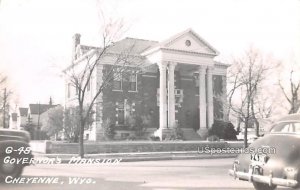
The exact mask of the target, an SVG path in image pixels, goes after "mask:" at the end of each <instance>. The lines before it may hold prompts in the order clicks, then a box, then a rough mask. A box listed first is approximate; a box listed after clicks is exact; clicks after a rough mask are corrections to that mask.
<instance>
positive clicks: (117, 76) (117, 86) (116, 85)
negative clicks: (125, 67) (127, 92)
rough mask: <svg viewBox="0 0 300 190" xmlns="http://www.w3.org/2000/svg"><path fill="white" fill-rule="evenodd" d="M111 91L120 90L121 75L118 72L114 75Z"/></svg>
mask: <svg viewBox="0 0 300 190" xmlns="http://www.w3.org/2000/svg"><path fill="white" fill-rule="evenodd" d="M113 90H122V74H121V73H120V72H115V73H114V81H113Z"/></svg>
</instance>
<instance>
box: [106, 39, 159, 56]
mask: <svg viewBox="0 0 300 190" xmlns="http://www.w3.org/2000/svg"><path fill="white" fill-rule="evenodd" d="M156 44H158V42H157V41H151V40H143V39H137V38H125V39H123V40H120V41H118V42H116V43H115V44H114V45H113V46H111V47H109V49H108V51H107V52H108V53H122V52H126V53H129V54H131V55H139V54H141V53H142V52H143V51H145V50H146V49H148V48H150V47H152V46H154V45H156Z"/></svg>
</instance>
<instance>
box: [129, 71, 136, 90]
mask: <svg viewBox="0 0 300 190" xmlns="http://www.w3.org/2000/svg"><path fill="white" fill-rule="evenodd" d="M136 81H137V76H136V74H131V75H130V76H129V91H134V92H135V91H137V83H136Z"/></svg>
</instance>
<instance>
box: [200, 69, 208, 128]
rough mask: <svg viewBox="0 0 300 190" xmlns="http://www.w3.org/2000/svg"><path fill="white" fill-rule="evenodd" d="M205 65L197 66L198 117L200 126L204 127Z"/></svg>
mask: <svg viewBox="0 0 300 190" xmlns="http://www.w3.org/2000/svg"><path fill="white" fill-rule="evenodd" d="M205 73H206V67H205V66H200V67H199V114H200V115H199V117H200V122H199V124H200V128H199V129H206V90H205Z"/></svg>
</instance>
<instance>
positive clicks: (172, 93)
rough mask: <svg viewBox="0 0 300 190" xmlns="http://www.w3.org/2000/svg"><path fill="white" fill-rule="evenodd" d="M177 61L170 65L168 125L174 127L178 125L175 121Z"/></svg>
mask: <svg viewBox="0 0 300 190" xmlns="http://www.w3.org/2000/svg"><path fill="white" fill-rule="evenodd" d="M175 67H176V63H169V66H168V126H169V128H174V127H175V126H176V121H175V84H174V82H175V80H174V70H175Z"/></svg>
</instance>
